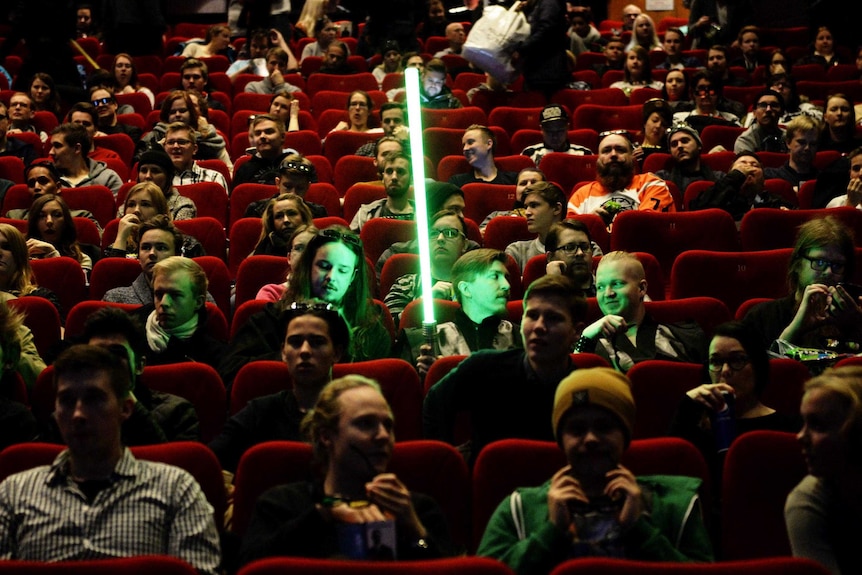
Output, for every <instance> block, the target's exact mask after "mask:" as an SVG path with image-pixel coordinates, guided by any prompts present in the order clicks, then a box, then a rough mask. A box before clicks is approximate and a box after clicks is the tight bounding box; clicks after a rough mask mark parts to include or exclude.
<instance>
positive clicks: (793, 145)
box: [763, 114, 820, 193]
mask: <svg viewBox="0 0 862 575" xmlns="http://www.w3.org/2000/svg"><path fill="white" fill-rule="evenodd" d="M819 139H820V122H818V121H817V120H815V119H814V118H812V117H811V116H806V115H804V114H803V115H799V116H796V117H795V118H793V119H792V120H790V122H789V123H788V124H787V129H786V130H785V131H784V143H785V145H786V146H787V150H788V152H789V153H788V156H787V161H786V162H784V165H783V166H781V167H780V168H766V169H764V170H763V176H764V177H765V178H766V179H770V178H780V179H782V180H787V181H788V182H790V183H791V184H792V185H793V189H794V190H795V191H796V192H797V193H798V192H799V188H800V187H801V186H802V184H803V183H804V182H805V181H806V180H813V179H816V178H817V168H815V167H814V156H815V154H816V153H817V143H818V141H819Z"/></svg>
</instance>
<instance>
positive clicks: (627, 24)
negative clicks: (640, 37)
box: [620, 4, 642, 32]
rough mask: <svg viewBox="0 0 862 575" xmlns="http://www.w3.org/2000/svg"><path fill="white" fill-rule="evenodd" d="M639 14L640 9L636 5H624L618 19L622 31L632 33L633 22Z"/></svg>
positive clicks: (640, 12)
mask: <svg viewBox="0 0 862 575" xmlns="http://www.w3.org/2000/svg"><path fill="white" fill-rule="evenodd" d="M641 14H642V11H641V8H640V6H637V5H636V4H626V5H625V6H623V11H622V18H620V20H622V22H623V27H622V31H623V32H634V28H635V20H637V17H638V16H640V15H641Z"/></svg>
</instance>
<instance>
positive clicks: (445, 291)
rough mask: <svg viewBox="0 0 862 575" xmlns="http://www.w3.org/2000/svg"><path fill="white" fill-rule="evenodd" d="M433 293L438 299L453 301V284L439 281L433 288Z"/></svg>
mask: <svg viewBox="0 0 862 575" xmlns="http://www.w3.org/2000/svg"><path fill="white" fill-rule="evenodd" d="M431 293H432V294H433V295H434V297H435V298H436V299H447V300H450V301H451V299H452V282H444V281H438V282H437V283H435V284H434V285H433V286H431Z"/></svg>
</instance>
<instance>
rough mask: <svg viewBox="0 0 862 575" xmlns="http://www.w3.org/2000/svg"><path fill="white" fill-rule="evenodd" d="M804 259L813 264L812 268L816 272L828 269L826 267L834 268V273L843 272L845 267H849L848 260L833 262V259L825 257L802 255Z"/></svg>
mask: <svg viewBox="0 0 862 575" xmlns="http://www.w3.org/2000/svg"><path fill="white" fill-rule="evenodd" d="M802 257H803V259H806V260H808V262H809V263H810V264H811V269H813V270H814V271H816V272H823V271H826V268H829V269H831V270H832V273H833V274H843V273H844V269H845V268H846V267H847V262H833V261H832V260H827V259H825V258H812V257H808V256H802Z"/></svg>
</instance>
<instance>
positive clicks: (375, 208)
mask: <svg viewBox="0 0 862 575" xmlns="http://www.w3.org/2000/svg"><path fill="white" fill-rule="evenodd" d="M381 174H382V175H383V188H384V189H385V190H386V197H385V198H381V199H379V200H375V201H373V202H371V203H370V204H362V206H360V208H359V210H358V211H357V212H356V215H355V216H354V217H353V221H351V222H350V229H351V230H353V231H354V232H355V233H357V234H358V233H359V231H360V230H361V229H362V226H364V225H365V224H366V222H368V220H370V219H372V218H387V219H391V220H411V221H412V220H413V217H414V212H415V210H416V204H415V202H414V201H413V200H412V199H410V198H409V197H408V192H409V191H410V184H411V182H412V180H413V174H412V172H411V171H410V158H409V157H408V156H407V155H406V154H404V153H397V152H393V153H390V154H387V155H386V156H384V158H383V165H382V166H381Z"/></svg>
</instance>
